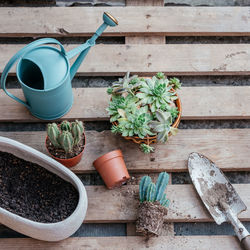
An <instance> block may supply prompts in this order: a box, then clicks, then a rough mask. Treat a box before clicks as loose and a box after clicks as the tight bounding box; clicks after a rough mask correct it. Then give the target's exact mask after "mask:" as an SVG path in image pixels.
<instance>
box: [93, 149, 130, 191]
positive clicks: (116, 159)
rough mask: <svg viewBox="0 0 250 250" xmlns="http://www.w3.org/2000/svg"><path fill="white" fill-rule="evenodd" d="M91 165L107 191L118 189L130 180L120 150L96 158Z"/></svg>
mask: <svg viewBox="0 0 250 250" xmlns="http://www.w3.org/2000/svg"><path fill="white" fill-rule="evenodd" d="M93 164H94V167H95V168H96V170H97V171H98V172H99V174H100V175H101V177H102V179H103V181H104V182H105V184H106V186H107V188H108V189H112V188H114V187H120V186H121V185H122V184H124V183H126V181H127V180H128V179H129V178H130V176H129V174H128V170H127V167H126V165H125V162H124V159H123V155H122V151H121V150H114V151H111V152H109V153H107V154H105V155H103V156H101V157H99V158H97V159H96V160H95V161H94V163H93Z"/></svg>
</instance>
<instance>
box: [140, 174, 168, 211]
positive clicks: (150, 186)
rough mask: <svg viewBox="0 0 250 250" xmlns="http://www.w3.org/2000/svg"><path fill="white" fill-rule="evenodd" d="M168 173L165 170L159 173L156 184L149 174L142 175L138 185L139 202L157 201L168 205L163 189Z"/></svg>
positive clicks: (165, 185) (166, 182) (165, 205)
mask: <svg viewBox="0 0 250 250" xmlns="http://www.w3.org/2000/svg"><path fill="white" fill-rule="evenodd" d="M168 181H169V175H168V173H166V172H162V173H160V174H159V177H158V179H157V182H156V184H154V183H153V182H152V181H151V178H150V177H149V176H143V177H142V179H141V181H140V185H139V195H140V202H141V203H143V202H144V201H148V202H155V201H158V202H159V203H160V204H161V205H162V206H164V207H169V204H170V201H169V200H168V199H167V198H166V194H165V193H164V192H165V189H166V187H167V185H168Z"/></svg>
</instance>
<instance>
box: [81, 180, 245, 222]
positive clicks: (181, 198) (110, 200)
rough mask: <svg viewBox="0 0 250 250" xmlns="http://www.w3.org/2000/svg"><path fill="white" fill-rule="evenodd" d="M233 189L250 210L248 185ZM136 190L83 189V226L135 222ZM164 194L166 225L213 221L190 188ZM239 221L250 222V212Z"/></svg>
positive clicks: (173, 187) (170, 188) (174, 187)
mask: <svg viewBox="0 0 250 250" xmlns="http://www.w3.org/2000/svg"><path fill="white" fill-rule="evenodd" d="M234 187H235V188H236V191H237V192H238V193H239V195H240V197H241V199H242V200H243V201H244V202H245V204H246V206H247V207H250V193H249V192H248V191H249V188H250V184H237V185H234ZM138 189H139V187H138V186H133V185H129V186H123V187H121V188H119V189H115V190H108V189H107V188H105V187H104V186H86V190H87V194H88V199H89V200H88V210H87V215H86V221H85V222H112V223H113V222H132V221H135V220H136V218H137V208H138V204H139V197H138ZM166 193H167V197H168V198H169V199H170V201H171V205H170V208H169V211H168V215H167V216H166V217H165V221H166V222H208V221H213V219H212V217H211V216H210V214H209V213H208V212H207V210H206V208H205V206H204V204H203V203H202V201H201V200H200V197H199V196H198V194H197V193H196V190H195V188H194V186H193V185H169V186H168V188H167V192H166ZM100 207H101V210H100ZM100 211H101V212H100ZM239 218H240V219H241V220H243V221H250V210H249V209H248V210H247V211H244V212H242V213H241V214H240V215H239Z"/></svg>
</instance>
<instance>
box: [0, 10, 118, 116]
mask: <svg viewBox="0 0 250 250" xmlns="http://www.w3.org/2000/svg"><path fill="white" fill-rule="evenodd" d="M117 24H118V22H117V20H116V19H115V18H114V17H113V16H111V15H110V14H108V13H105V12H104V14H103V24H102V25H101V26H100V27H99V28H98V29H97V31H96V32H95V34H94V35H93V36H92V37H91V38H90V39H89V40H88V41H87V42H86V43H84V44H82V45H80V46H79V47H77V48H74V49H73V50H71V51H69V52H65V50H64V47H63V45H62V44H61V43H60V42H59V41H57V40H56V39H53V38H43V39H39V40H36V41H34V42H32V43H30V44H28V45H27V46H25V47H24V48H23V49H21V50H20V51H19V52H17V53H16V54H15V55H14V56H13V57H12V58H11V59H10V61H9V62H8V63H7V65H6V66H5V68H4V70H3V73H2V76H1V87H2V89H3V90H4V91H5V93H6V94H7V95H8V96H9V97H11V98H13V99H14V100H16V101H17V102H19V103H21V104H23V105H24V106H25V107H27V108H28V109H29V111H30V112H31V114H32V115H34V116H36V117H38V118H40V119H43V120H54V119H57V118H59V117H62V116H63V115H65V114H66V113H67V112H68V111H69V110H70V108H71V106H72V104H73V94H72V86H71V80H72V78H73V77H74V75H75V73H76V71H77V70H78V68H79V66H80V65H81V63H82V61H83V59H84V58H85V56H86V55H87V53H88V52H89V50H90V48H91V47H92V46H94V45H95V41H96V39H97V38H98V37H99V36H100V35H101V34H102V32H103V31H104V30H105V29H106V28H107V27H108V26H116V25H117ZM44 44H57V45H59V46H60V50H59V49H57V48H54V47H51V46H48V45H44ZM40 45H43V46H40ZM79 53H80V55H79V56H78V58H77V59H76V60H75V62H74V63H73V65H72V66H71V67H70V63H69V59H71V58H73V57H74V56H76V55H77V54H79ZM17 60H19V61H18V63H17V68H16V74H17V78H18V80H19V82H20V84H21V87H22V89H23V93H24V96H25V99H26V101H22V100H21V99H19V98H18V97H16V96H14V95H12V94H11V93H10V92H8V91H7V89H6V87H5V84H6V78H7V75H8V73H9V71H10V69H11V68H12V66H13V65H14V64H15V63H16V61H17Z"/></svg>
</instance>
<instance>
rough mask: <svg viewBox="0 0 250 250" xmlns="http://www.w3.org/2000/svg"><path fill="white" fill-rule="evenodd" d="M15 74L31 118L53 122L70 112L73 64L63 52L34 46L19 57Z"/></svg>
mask: <svg viewBox="0 0 250 250" xmlns="http://www.w3.org/2000/svg"><path fill="white" fill-rule="evenodd" d="M40 41H41V42H43V43H44V42H45V41H47V40H45V39H41V40H40ZM50 41H51V40H50ZM48 58H49V60H48ZM16 72H17V78H18V81H19V82H20V84H21V87H22V90H23V94H24V97H25V99H26V105H28V109H29V110H30V112H31V114H32V115H34V116H36V117H38V118H40V119H43V120H54V119H57V118H59V117H61V116H63V115H64V114H66V113H67V112H68V111H69V110H70V109H71V107H72V104H73V94H72V87H71V75H70V64H69V59H68V57H67V56H66V54H65V53H64V51H62V50H59V49H57V48H54V47H51V46H39V47H35V48H33V49H31V50H29V51H28V52H27V53H25V54H24V55H23V56H22V57H21V58H20V60H19V61H18V63H17V68H16ZM17 101H18V100H17Z"/></svg>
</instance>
